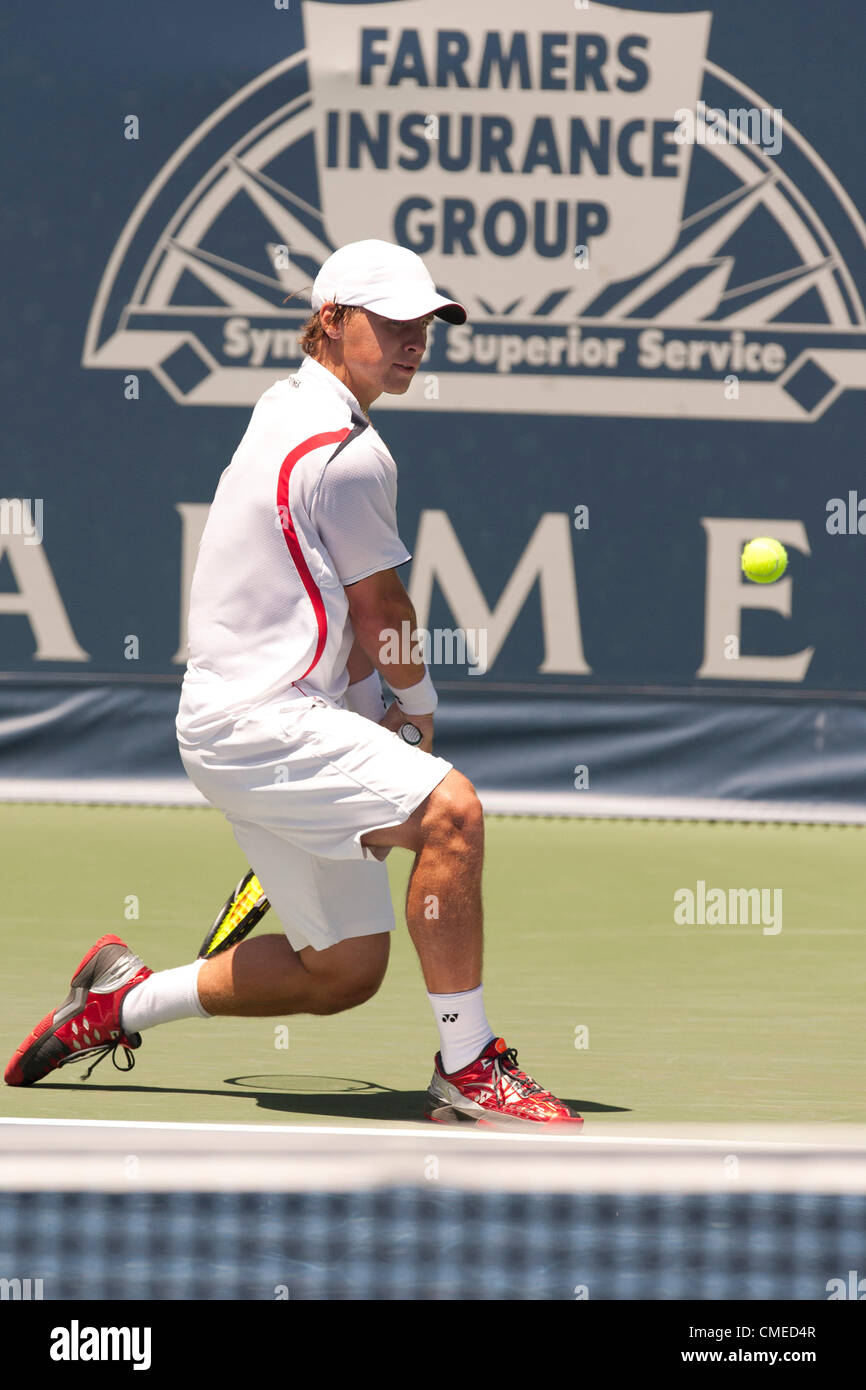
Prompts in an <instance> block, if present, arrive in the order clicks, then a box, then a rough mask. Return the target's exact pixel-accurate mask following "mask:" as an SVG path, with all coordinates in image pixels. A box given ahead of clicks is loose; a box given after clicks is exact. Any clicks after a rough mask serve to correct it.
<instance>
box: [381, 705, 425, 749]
mask: <svg viewBox="0 0 866 1390" xmlns="http://www.w3.org/2000/svg"><path fill="white" fill-rule="evenodd" d="M380 722H381V724H382V727H383V728H385V729H390V730H391V731H392V733H395V734H399V732H400V729H401V728H402V726H403V725H404V724H414V725H415V728H416V729H418V730H419V731H420V733H421V742H420V743H418V744H416V745H415V746H416V747H417V748H420V749H421V752H422V753H432V752H433V715H432V714H406V713H405V711H404V710H401V708H400V706H399V705H398V704H397V701H396V700H395V701H394V703H393V704H392V705H389V706H388V708H387V710H386V711H385V715H384V718H383V719H382V720H381V721H380Z"/></svg>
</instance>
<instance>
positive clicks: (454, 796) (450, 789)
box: [424, 769, 484, 845]
mask: <svg viewBox="0 0 866 1390" xmlns="http://www.w3.org/2000/svg"><path fill="white" fill-rule="evenodd" d="M424 822H425V829H426V830H427V835H428V838H435V839H437V840H439V841H441V840H451V841H459V842H460V843H462V844H469V845H477V844H480V843H481V842H482V840H483V837H484V812H483V811H482V809H481V802H480V801H479V800H478V793H477V792H476V790H475V788H474V787H473V785H472V783H471V782H470V781H469V778H468V777H464V776H463V773H462V772H457V771H456V769H455V770H454V771H452V772H449V774H448V776H447V777H446V778H444V780H443V781H441V782H440V783H439V785H438V787H435V788H434V790H433V791H432V793H431V795H430V803H429V806H428V810H427V815H426V816H425V818H424Z"/></svg>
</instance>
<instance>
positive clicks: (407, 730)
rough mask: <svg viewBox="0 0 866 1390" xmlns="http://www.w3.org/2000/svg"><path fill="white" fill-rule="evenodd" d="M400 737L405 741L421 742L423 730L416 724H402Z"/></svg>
mask: <svg viewBox="0 0 866 1390" xmlns="http://www.w3.org/2000/svg"><path fill="white" fill-rule="evenodd" d="M400 737H401V738H402V740H403V742H404V743H415V744H418V743H420V742H421V730H420V729H416V728H415V725H414V724H401V725H400Z"/></svg>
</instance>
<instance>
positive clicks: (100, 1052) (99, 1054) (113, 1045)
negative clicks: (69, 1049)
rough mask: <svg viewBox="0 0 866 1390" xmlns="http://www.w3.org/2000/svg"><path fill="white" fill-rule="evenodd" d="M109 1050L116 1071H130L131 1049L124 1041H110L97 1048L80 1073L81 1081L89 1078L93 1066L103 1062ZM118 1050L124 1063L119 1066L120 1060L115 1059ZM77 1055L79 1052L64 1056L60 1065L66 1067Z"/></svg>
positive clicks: (132, 1055) (133, 1055)
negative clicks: (86, 1066)
mask: <svg viewBox="0 0 866 1390" xmlns="http://www.w3.org/2000/svg"><path fill="white" fill-rule="evenodd" d="M109 1052H110V1053H111V1060H112V1062H113V1063H114V1065H115V1067H116V1068H117V1070H118V1071H132V1069H133V1067H134V1066H135V1054H134V1052H133V1051H132V1048H131V1047H127V1045H126V1043H122V1042H110V1043H106V1044H105V1046H104V1047H100V1048H97V1050H96V1056H95V1057H94V1059H93V1061H92V1062H91V1063H90V1066H89V1067H88V1068H87V1071H85V1072H82V1073H81V1080H82V1081H87V1080H89V1078H90V1074H91V1072H92V1071H93V1068H94V1067H97V1066H99V1063H100V1062H104V1061H105V1058H106V1057H107V1056H108V1054H109ZM118 1052H121V1053H122V1054H123V1056H124V1059H125V1065H123V1066H121V1064H120V1062H118V1060H117V1054H118ZM79 1056H80V1054H79V1053H75V1052H73V1053H72V1055H71V1057H65V1058H64V1060H63V1061H62V1062H61V1063H60V1066H61V1067H68V1066H69V1063H70V1062H77V1061H78V1057H79Z"/></svg>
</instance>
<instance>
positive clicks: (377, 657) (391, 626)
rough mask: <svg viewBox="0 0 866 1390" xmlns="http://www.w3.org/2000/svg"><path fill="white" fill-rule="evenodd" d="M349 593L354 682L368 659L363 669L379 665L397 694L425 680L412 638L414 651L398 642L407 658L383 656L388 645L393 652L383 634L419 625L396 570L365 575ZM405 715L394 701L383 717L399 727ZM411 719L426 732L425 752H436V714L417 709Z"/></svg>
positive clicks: (388, 725) (386, 722)
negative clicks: (384, 658)
mask: <svg viewBox="0 0 866 1390" xmlns="http://www.w3.org/2000/svg"><path fill="white" fill-rule="evenodd" d="M346 598H347V600H348V603H349V620H350V622H351V624H352V629H353V631H354V633H355V646H354V647H353V648H352V653H351V654H350V662H351V665H350V666H348V663H347V666H348V669H349V682H350V684H352V683H354V681H353V676H354V673H355V672H358V673H359V674H357V676H355V677H354V678H355V679H357V680H360V679H361V678H362V666H363V663H364V661H365V660H366V663H367V664H368V665H369V668H370V669H369V671H367V672H366V673H363V674H367V675H369V674H370V673H371V672H372V670H373V668H375V669H376V670H377V671H378V672H379V674H380V675H381V676H382V678H383V680H384V681H385V683H386V684H387V686H388V687H389V689H390V690H392V691H393V692H394V694H395V695H398V696H399V694H400V692H402V691H404V690H408V689H411V688H412V687H414V686H417V685H419V684H420V683H421V682H422V681H423V679H424V676H425V673H426V667H425V666H424V663H423V662H422V661H420V660H415V661H413V660H412V659H411V658H412V644H411V643H410V644H409V650H408V651H405V652H404V651H403V649H402V647H403V644H397V654H398V656H400V657H407V658H409V659H408V660H399V661H393V660H390V659H389V660H387V661H384V660H383V659H382V654H383V651H385V650H387V651H388V652H389V654H390V648H387V649H386V647H385V643H384V638H383V634H385V633H388V632H397V633H403V632H410V633H414V632H415V629H416V626H417V618H416V616H415V609H414V607H413V605H412V600H411V599H410V598H409V595H408V594H407V592H406V589H405V586H404V584H403V582H402V580H401V579H400V577H399V575H398V574H397V572H396V570H381V571H380V572H379V573H378V574H371V575H369V576H368V577H367V578H366V579H361V580H359V581H358V583H357V584H350V585H349V586H348V587H347V588H346ZM404 623H408V624H409V626H408V627H404V626H403V624H404ZM406 720H407V715H406V712H405V711H404V710H402V709H401V708H400V705H399V704H397V703H396V702H395V703H394V704H393V705H392V706H391V707H390V708H389V710H388V712H387V714H386V715H385V717H384V718H383V719H382V721H381V722H382V723H383V724H384V726H385V728H386V729H392V730H394V732H396V731H397V730H398V729H399V728H400V726H401V724H404V723H405V722H406ZM411 722H412V723H413V724H414V725H415V726H416V728H418V729H420V731H421V735H422V743H421V745H420V746H421V748H422V749H423V750H424V751H425V752H428V753H429V752H432V749H433V714H432V713H428V714H417V713H413V714H412V715H411Z"/></svg>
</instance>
